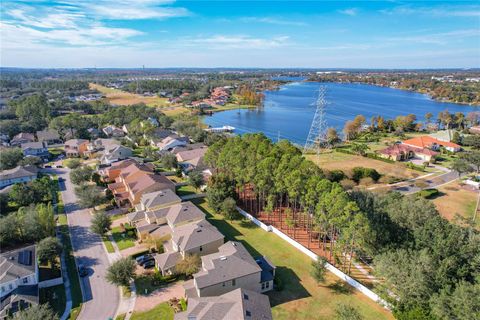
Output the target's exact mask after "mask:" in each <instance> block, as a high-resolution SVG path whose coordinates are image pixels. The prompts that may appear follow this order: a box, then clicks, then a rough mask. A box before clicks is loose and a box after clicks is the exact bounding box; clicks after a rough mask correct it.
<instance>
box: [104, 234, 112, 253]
mask: <svg viewBox="0 0 480 320" xmlns="http://www.w3.org/2000/svg"><path fill="white" fill-rule="evenodd" d="M102 241H103V244H104V245H105V248H107V252H108V253H114V252H115V248H113V244H112V242H110V240H109V239H108V236H103V237H102Z"/></svg>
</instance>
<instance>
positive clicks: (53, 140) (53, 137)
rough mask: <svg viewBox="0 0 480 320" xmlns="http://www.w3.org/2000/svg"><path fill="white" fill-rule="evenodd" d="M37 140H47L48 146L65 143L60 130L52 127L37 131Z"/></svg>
mask: <svg viewBox="0 0 480 320" xmlns="http://www.w3.org/2000/svg"><path fill="white" fill-rule="evenodd" d="M37 140H38V142H45V143H46V144H47V145H48V146H51V145H55V144H61V143H63V142H62V139H60V135H59V134H58V131H57V130H52V129H50V130H43V131H37Z"/></svg>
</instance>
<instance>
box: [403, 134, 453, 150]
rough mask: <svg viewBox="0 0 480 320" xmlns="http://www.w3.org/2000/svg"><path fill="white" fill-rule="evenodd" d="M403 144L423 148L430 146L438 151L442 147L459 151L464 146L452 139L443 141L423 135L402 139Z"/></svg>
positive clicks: (429, 147)
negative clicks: (451, 140)
mask: <svg viewBox="0 0 480 320" xmlns="http://www.w3.org/2000/svg"><path fill="white" fill-rule="evenodd" d="M402 144H404V145H407V146H411V147H416V148H422V149H423V148H428V149H430V150H433V151H438V150H440V148H442V147H443V148H445V149H446V150H448V151H451V152H458V151H460V150H461V149H462V147H461V146H459V145H458V144H456V143H453V142H450V141H442V140H439V139H437V138H434V137H430V136H421V137H416V138H412V139H408V140H405V141H402Z"/></svg>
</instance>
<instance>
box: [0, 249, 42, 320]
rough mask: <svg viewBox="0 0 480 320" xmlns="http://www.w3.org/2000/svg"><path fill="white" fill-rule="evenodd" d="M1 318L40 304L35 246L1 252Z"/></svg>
mask: <svg viewBox="0 0 480 320" xmlns="http://www.w3.org/2000/svg"><path fill="white" fill-rule="evenodd" d="M0 301H1V303H0V306H1V308H0V319H4V318H6V317H7V316H9V315H12V314H14V313H15V312H17V311H18V310H22V309H26V308H28V307H30V306H31V305H32V304H38V266H37V259H36V256H35V246H34V245H32V246H28V247H24V248H21V249H17V250H13V251H8V252H4V253H1V254H0Z"/></svg>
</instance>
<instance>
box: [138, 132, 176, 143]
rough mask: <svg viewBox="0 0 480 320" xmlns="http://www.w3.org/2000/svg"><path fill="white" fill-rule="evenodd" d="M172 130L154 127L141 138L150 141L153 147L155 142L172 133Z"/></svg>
mask: <svg viewBox="0 0 480 320" xmlns="http://www.w3.org/2000/svg"><path fill="white" fill-rule="evenodd" d="M172 134H173V133H172V131H171V130H168V129H162V128H155V129H154V130H153V131H152V132H151V133H150V134H148V135H147V134H144V135H143V138H144V139H148V141H150V145H151V146H152V147H155V146H156V145H157V143H160V142H161V141H162V140H163V139H165V138H167V137H168V136H170V135H172Z"/></svg>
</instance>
